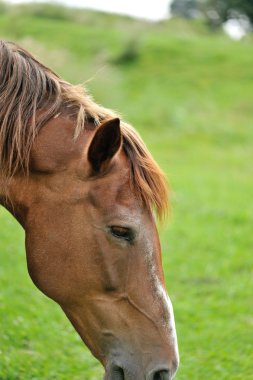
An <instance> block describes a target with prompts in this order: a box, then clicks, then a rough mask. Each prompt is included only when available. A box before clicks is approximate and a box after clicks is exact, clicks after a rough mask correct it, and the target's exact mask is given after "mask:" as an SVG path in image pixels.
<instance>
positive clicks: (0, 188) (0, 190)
mask: <svg viewBox="0 0 253 380" xmlns="http://www.w3.org/2000/svg"><path fill="white" fill-rule="evenodd" d="M4 186H5V182H4V180H3V176H2V175H1V171H0V205H2V206H4V199H5V198H6V197H5V195H4Z"/></svg>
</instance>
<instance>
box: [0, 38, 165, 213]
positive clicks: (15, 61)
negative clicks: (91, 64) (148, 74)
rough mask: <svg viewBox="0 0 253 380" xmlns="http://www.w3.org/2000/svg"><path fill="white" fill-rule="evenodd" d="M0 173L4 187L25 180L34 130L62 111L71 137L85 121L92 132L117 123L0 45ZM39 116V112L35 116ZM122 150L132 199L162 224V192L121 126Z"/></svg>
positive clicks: (78, 90)
mask: <svg viewBox="0 0 253 380" xmlns="http://www.w3.org/2000/svg"><path fill="white" fill-rule="evenodd" d="M0 67H1V70H0V171H1V176H2V178H3V179H4V181H8V179H9V178H11V177H13V176H14V175H15V174H16V173H17V172H19V171H23V172H24V173H27V174H28V175H29V159H30V152H31V148H32V146H33V143H34V140H35V138H36V136H37V134H38V133H39V130H40V129H41V128H42V127H43V125H45V123H46V122H47V121H49V120H50V119H51V118H52V117H54V116H56V115H57V113H59V112H60V109H62V108H64V109H66V110H68V113H69V115H71V116H72V117H73V118H75V123H76V130H75V137H77V136H78V135H79V134H80V132H81V131H82V130H83V129H84V128H85V125H86V124H87V121H92V122H93V123H94V127H99V125H100V124H101V123H102V122H104V121H107V120H109V119H112V118H114V117H116V116H117V115H116V113H114V112H113V111H111V110H109V109H106V108H104V107H101V106H100V105H98V104H96V103H95V102H94V101H93V100H92V98H91V97H90V96H89V95H88V94H87V93H86V92H85V90H84V88H83V87H82V86H74V85H71V84H70V83H68V82H66V81H64V80H62V79H61V78H60V77H59V76H58V75H57V74H55V73H54V72H53V71H52V70H50V69H49V68H48V67H46V66H44V65H43V64H42V63H40V62H39V61H37V60H36V59H35V58H34V57H33V56H32V55H31V54H30V53H29V52H27V51H26V50H24V49H23V48H21V47H19V46H18V45H16V44H14V43H11V42H4V41H0ZM39 111H43V112H39ZM121 130H122V135H123V148H124V150H125V152H126V155H127V157H128V159H129V161H130V163H131V168H132V184H133V188H134V190H135V192H136V194H137V195H138V196H139V197H140V198H141V199H142V200H143V202H144V204H145V205H146V206H147V207H148V208H149V209H152V208H155V209H156V211H157V214H158V217H159V218H160V219H161V218H162V217H163V216H164V215H165V214H166V211H167V206H168V201H167V186H166V181H165V177H164V174H163V172H162V171H161V169H160V168H159V166H158V165H157V164H156V162H155V161H154V159H153V158H152V156H151V154H150V153H149V151H148V149H147V148H146V146H145V144H144V143H143V141H142V139H141V137H140V136H139V135H138V133H137V132H136V131H135V130H134V129H133V128H132V127H131V126H130V125H128V124H127V123H124V122H121Z"/></svg>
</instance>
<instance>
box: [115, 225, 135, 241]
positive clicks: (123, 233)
mask: <svg viewBox="0 0 253 380" xmlns="http://www.w3.org/2000/svg"><path fill="white" fill-rule="evenodd" d="M110 233H111V234H112V235H113V236H115V237H116V238H118V239H123V240H127V241H132V240H133V238H134V234H133V231H132V230H131V229H130V228H128V227H121V226H110Z"/></svg>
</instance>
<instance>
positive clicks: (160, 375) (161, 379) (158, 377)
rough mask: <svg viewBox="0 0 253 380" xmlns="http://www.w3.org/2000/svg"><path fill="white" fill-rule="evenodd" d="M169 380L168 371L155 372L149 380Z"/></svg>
mask: <svg viewBox="0 0 253 380" xmlns="http://www.w3.org/2000/svg"><path fill="white" fill-rule="evenodd" d="M170 379H171V377H170V373H169V371H167V370H166V369H165V370H162V371H157V372H155V373H154V375H153V377H152V379H151V380H170Z"/></svg>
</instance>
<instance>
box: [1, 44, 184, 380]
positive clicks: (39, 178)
mask: <svg viewBox="0 0 253 380" xmlns="http://www.w3.org/2000/svg"><path fill="white" fill-rule="evenodd" d="M0 67H1V70H0V204H1V205H2V206H4V207H5V208H6V209H7V210H9V212H10V213H11V214H12V215H13V216H14V217H15V218H16V220H17V221H18V222H19V223H20V224H21V226H22V227H23V229H24V231H25V247H26V256H27V266H28V272H29V275H30V277H31V279H32V281H33V282H34V284H35V285H36V286H37V287H38V288H39V289H40V290H41V291H42V292H43V293H44V294H45V295H46V296H48V297H50V298H51V299H53V300H54V301H55V302H56V303H58V304H59V305H60V307H61V308H62V310H63V312H64V313H65V314H66V316H67V318H68V319H69V321H70V322H71V323H72V325H73V326H74V328H75V330H76V331H77V333H78V334H79V335H80V337H81V339H82V340H83V342H84V343H85V344H86V345H87V347H88V348H89V350H90V351H91V353H92V354H93V355H94V356H95V357H96V358H97V359H98V360H99V361H100V363H101V364H102V365H103V367H104V369H105V375H104V379H105V380H142V379H143V380H144V379H145V380H169V379H172V378H173V377H174V376H175V373H176V370H177V367H178V363H179V354H178V344H177V335H176V329H175V321H174V315H173V308H172V304H171V301H170V299H169V296H168V295H167V291H166V288H165V281H164V274H163V269H162V259H161V248H160V242H159V237H158V232H157V228H156V219H158V218H159V219H162V218H163V217H164V216H165V214H166V210H167V208H168V196H167V193H168V191H167V185H166V179H165V176H164V174H163V172H162V170H161V169H160V168H159V166H158V165H157V163H156V162H155V161H154V159H153V157H152V156H151V154H150V152H149V151H148V149H147V147H146V146H145V144H144V142H143V141H142V139H141V137H140V136H139V134H138V133H137V131H136V130H135V129H134V128H133V127H132V126H131V125H129V124H127V123H126V122H124V121H122V120H121V119H120V118H119V117H118V115H117V114H116V113H115V112H114V111H112V110H109V109H107V108H104V107H102V106H100V105H98V104H97V103H96V102H95V101H94V100H93V99H92V97H91V96H90V95H89V94H88V93H87V92H86V90H85V89H84V88H83V87H82V86H79V85H71V84H70V83H68V82H67V81H64V80H63V79H62V78H60V77H59V76H58V75H57V74H56V73H55V72H54V71H52V70H51V69H49V68H48V67H46V66H45V65H43V64H42V63H41V62H40V61H39V60H37V59H36V58H35V57H34V56H33V55H32V54H30V53H29V52H28V51H26V50H25V49H23V48H22V47H20V46H18V45H17V44H15V43H12V42H6V41H1V42H0Z"/></svg>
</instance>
